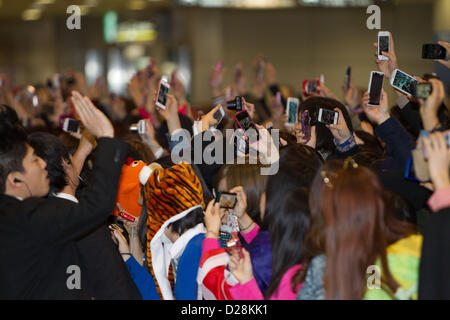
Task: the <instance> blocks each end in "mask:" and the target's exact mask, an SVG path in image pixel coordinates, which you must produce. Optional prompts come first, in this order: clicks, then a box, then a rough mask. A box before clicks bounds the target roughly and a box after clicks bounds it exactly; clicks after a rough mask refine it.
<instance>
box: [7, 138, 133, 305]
mask: <svg viewBox="0 0 450 320" xmlns="http://www.w3.org/2000/svg"><path fill="white" fill-rule="evenodd" d="M126 152H127V147H126V144H125V143H124V142H121V141H119V140H116V139H110V138H101V139H99V141H98V147H97V150H96V154H97V155H96V160H95V162H94V168H93V182H92V185H91V186H90V187H88V188H86V192H84V194H83V195H82V197H80V199H79V201H80V203H79V204H76V203H72V202H70V201H67V200H64V199H59V198H49V199H42V198H28V199H26V200H24V201H19V200H17V199H16V198H13V197H9V196H6V195H0V299H90V298H91V297H92V289H90V288H89V284H88V282H87V279H86V277H83V275H84V273H83V263H82V261H81V259H80V254H79V249H78V248H77V245H76V240H78V239H80V238H81V237H83V236H85V235H86V233H88V232H91V231H92V230H94V229H95V228H99V227H100V225H102V223H104V222H105V220H106V219H107V218H108V216H109V215H110V213H111V212H112V210H113V209H114V205H115V199H116V193H117V189H118V183H119V177H120V173H121V168H122V164H123V162H124V160H125V156H126ZM70 266H77V267H79V268H80V275H81V288H80V289H69V286H68V285H67V283H68V282H69V283H70V282H71V281H70V279H69V277H71V276H72V275H73V272H72V273H68V271H70ZM84 271H86V270H84ZM68 280H69V281H68Z"/></svg>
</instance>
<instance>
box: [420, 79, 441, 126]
mask: <svg viewBox="0 0 450 320" xmlns="http://www.w3.org/2000/svg"><path fill="white" fill-rule="evenodd" d="M429 82H430V83H431V86H432V88H433V89H432V92H431V94H430V96H429V97H428V98H427V99H426V100H423V99H419V103H420V116H421V117H422V122H423V127H424V129H425V130H428V131H431V130H433V129H434V128H435V127H436V126H438V125H439V118H438V115H437V114H438V110H439V107H440V106H441V105H442V102H443V101H444V98H445V90H444V84H443V83H442V81H441V80H438V79H433V78H432V79H429Z"/></svg>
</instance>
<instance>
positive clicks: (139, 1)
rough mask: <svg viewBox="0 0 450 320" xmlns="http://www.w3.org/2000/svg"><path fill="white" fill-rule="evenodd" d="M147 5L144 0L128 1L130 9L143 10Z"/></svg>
mask: <svg viewBox="0 0 450 320" xmlns="http://www.w3.org/2000/svg"><path fill="white" fill-rule="evenodd" d="M146 6H147V3H146V2H145V1H144V0H131V1H129V2H128V4H127V7H128V9H130V10H142V9H144V8H145V7H146Z"/></svg>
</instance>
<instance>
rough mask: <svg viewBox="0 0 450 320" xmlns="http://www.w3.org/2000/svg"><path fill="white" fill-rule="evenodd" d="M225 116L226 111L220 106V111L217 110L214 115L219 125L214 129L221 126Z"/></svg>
mask: <svg viewBox="0 0 450 320" xmlns="http://www.w3.org/2000/svg"><path fill="white" fill-rule="evenodd" d="M224 116H225V110H223V107H222V106H220V108H219V110H217V111H216V112H214V114H213V118H214V119H216V121H217V124H216V125H214V127H217V126H218V125H219V123H220V121H222V119H223V117H224Z"/></svg>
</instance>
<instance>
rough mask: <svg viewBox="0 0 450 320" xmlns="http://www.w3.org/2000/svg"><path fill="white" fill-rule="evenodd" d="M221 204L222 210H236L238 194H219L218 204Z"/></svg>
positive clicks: (217, 197)
mask: <svg viewBox="0 0 450 320" xmlns="http://www.w3.org/2000/svg"><path fill="white" fill-rule="evenodd" d="M217 202H218V203H220V207H221V208H226V209H234V207H235V206H236V203H237V194H236V193H232V192H218V193H217V196H216V203H217Z"/></svg>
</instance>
